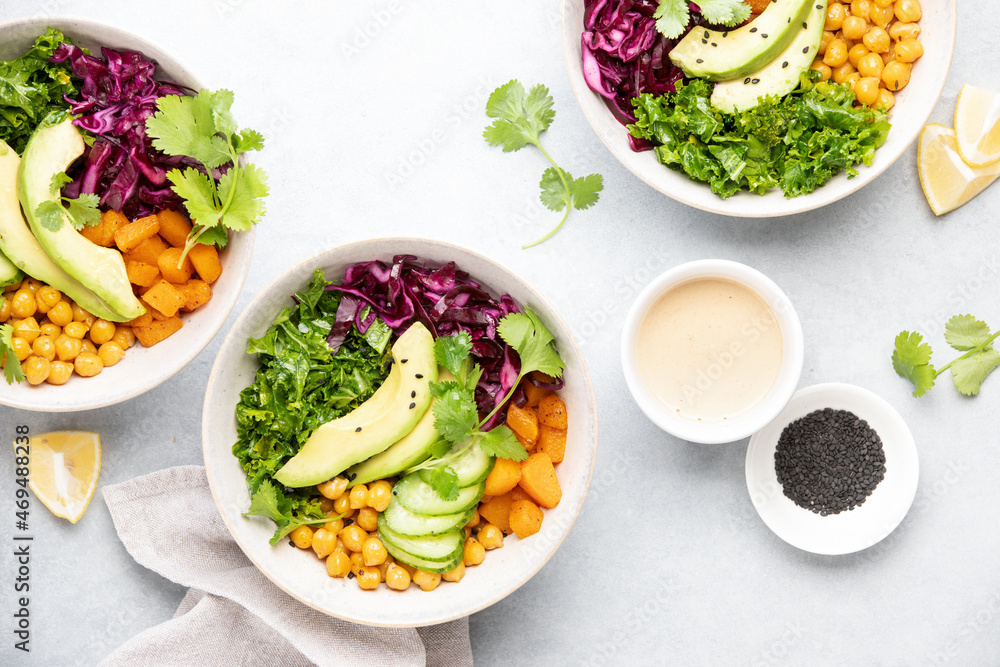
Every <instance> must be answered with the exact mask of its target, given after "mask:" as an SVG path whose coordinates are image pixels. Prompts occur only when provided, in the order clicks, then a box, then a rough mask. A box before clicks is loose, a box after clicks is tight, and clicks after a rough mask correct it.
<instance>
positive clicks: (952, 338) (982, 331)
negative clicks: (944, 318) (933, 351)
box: [944, 315, 990, 350]
mask: <svg viewBox="0 0 1000 667" xmlns="http://www.w3.org/2000/svg"><path fill="white" fill-rule="evenodd" d="M989 338H990V327H989V325H988V324H986V322H983V321H982V320H977V319H976V318H975V317H973V316H972V315H955V316H954V317H952V318H951V319H950V320H948V323H947V324H946V325H945V328H944V339H945V340H946V341H948V344H949V345H951V346H952V347H953V348H955V349H956V350H971V349H973V348H976V347H979V346H980V345H983V344H985V343H987V342H988V341H989Z"/></svg>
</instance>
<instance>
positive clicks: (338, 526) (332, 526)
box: [323, 514, 344, 536]
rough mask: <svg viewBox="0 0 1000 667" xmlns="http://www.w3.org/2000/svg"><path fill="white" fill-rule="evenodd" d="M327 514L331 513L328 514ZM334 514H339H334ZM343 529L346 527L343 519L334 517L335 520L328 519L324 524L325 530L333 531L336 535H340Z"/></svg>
mask: <svg viewBox="0 0 1000 667" xmlns="http://www.w3.org/2000/svg"><path fill="white" fill-rule="evenodd" d="M327 516H330V515H329V514H328V515H327ZM333 516H337V515H336V514H333ZM343 529H344V520H343V519H334V520H333V521H327V522H326V523H324V524H323V530H325V531H326V532H328V533H333V534H334V536H336V535H340V531H342V530H343Z"/></svg>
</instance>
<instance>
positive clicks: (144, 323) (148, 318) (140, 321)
mask: <svg viewBox="0 0 1000 667" xmlns="http://www.w3.org/2000/svg"><path fill="white" fill-rule="evenodd" d="M152 323H153V314H152V313H150V312H149V308H147V309H146V312H145V313H143V314H142V315H140V316H139V317H137V318H135V319H134V320H129V321H128V322H126V323H125V324H127V325H128V326H130V327H148V326H149V325H150V324H152Z"/></svg>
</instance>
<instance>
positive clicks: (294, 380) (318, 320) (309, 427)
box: [233, 270, 391, 541]
mask: <svg viewBox="0 0 1000 667" xmlns="http://www.w3.org/2000/svg"><path fill="white" fill-rule="evenodd" d="M328 284H330V283H329V282H328V281H327V280H326V279H325V278H324V277H323V272H322V271H319V270H317V271H316V273H315V274H314V276H313V280H312V282H311V284H310V285H309V287H308V289H306V290H305V291H303V292H300V293H298V294H296V295H295V299H296V301H297V302H298V305H297V306H295V307H294V308H293V307H286V308H285V309H284V310H282V311H281V313H280V314H279V315H278V317H277V318H276V319H275V321H274V323H273V324H272V325H271V327H270V328H269V329H268V330H267V332H266V333H265V334H264V335H263V336H261V337H260V338H255V339H250V341H249V343H248V345H247V353H248V354H257V358H258V360H259V361H260V368H259V369H258V371H257V374H256V377H255V379H254V382H253V384H251V385H250V386H248V387H247V388H246V389H244V390H243V391H242V392H240V402H239V405H237V406H236V423H237V425H236V431H237V435H238V440H237V442H236V444H235V445H233V454H234V455H235V456H236V457H237V459H239V461H240V465H241V466H242V467H243V469H244V471H246V473H247V484H248V486H249V489H250V494H251V509H252V510H253V511H254V512H255V513H259V512H267V511H270V510H267V509H265V508H271V510H274V511H273V512H272V514H275V513H276V514H277V515H279V516H281V517H285V518H287V520H288V523H285V524H283V523H282V522H283V521H284V519H280V520H279V519H275V521H276V522H277V523H278V526H279V529H278V531H277V532H276V533H275V535H276V537H275V541H277V540H278V539H280V538H281V537H282V536H283V535H282V530H283V529H285V528H288V526H291V527H292V528H294V527H295V525H299V524H295V525H292V523H294V522H293V521H292V518H293V517H296V520H297V521H298V522H299V523H302V522H304V521H309V520H313V519H316V520H318V519H324V518H325V514H324V513H323V512H322V511H321V510H320V507H319V501H320V498H318V497H317V496H315V495H314V494H313V493H312V491H314V489H288V490H282V489H281V488H279V487H276V486H274V485H273V484H272V483H271V482H270V481H269V478H270V477H271V476H272V475H273V474H274V473H275V472H277V471H278V469H279V468H281V466H283V465H284V464H285V463H286V462H287V461H288V460H289V459H290V458H291V457H292V456H294V455H295V453H296V452H298V450H299V448H300V447H301V446H302V445H303V444H305V441H306V440H307V439H308V438H309V435H310V434H311V433H312V432H313V430H315V429H316V428H317V427H319V426H320V425H322V424H324V423H326V422H328V421H331V420H333V419H336V418H338V417H342V416H343V415H346V414H347V413H348V412H350V411H351V410H353V409H354V408H356V407H357V406H358V405H360V404H361V403H363V402H364V401H365V400H367V399H368V398H369V397H370V396H371V395H372V394H373V393H375V390H376V389H377V388H378V387H379V385H381V383H382V381H383V380H385V378H386V376H387V375H388V368H387V362H388V361H389V359H390V358H391V357H390V356H389V355H388V353H387V351H386V348H385V345H384V341H383V342H382V345H381V347H373V346H372V345H371V344H370V343H369V342H368V340H367V339H366V338H365V337H364V336H362V335H361V334H359V333H358V332H357V330H352V331H351V332H350V333H348V335H347V338H346V339H345V340H344V343H343V344H342V345H341V346H340V349H339V351H338V352H337V353H336V354H335V353H334V352H333V350H331V349H330V346H329V345H328V344H327V342H326V338H327V336H328V335H329V333H330V329H331V327H332V326H333V322H334V319H335V317H336V312H337V306H338V305H339V304H340V299H341V294H340V293H339V292H335V291H329V290H326V289H325V287H326V286H327V285H328ZM264 516H271V515H270V514H264ZM271 518H274V516H271ZM289 530H291V528H289Z"/></svg>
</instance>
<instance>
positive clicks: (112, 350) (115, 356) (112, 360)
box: [97, 342, 125, 368]
mask: <svg viewBox="0 0 1000 667" xmlns="http://www.w3.org/2000/svg"><path fill="white" fill-rule="evenodd" d="M97 356H99V357H100V358H101V361H103V362H104V367H105V368H107V367H109V366H114V365H115V364H117V363H118V362H119V361H121V360H122V357H124V356H125V350H123V349H121V348H120V347H118V344H117V343H112V342H107V343H105V344H104V345H101V347H100V348H98V350H97Z"/></svg>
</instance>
